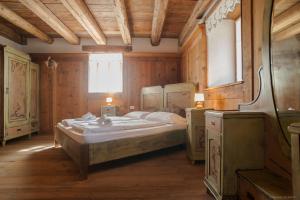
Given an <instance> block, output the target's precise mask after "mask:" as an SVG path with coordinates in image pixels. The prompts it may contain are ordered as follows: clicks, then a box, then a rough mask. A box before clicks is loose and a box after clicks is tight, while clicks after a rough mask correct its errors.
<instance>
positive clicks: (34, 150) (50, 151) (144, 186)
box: [0, 134, 212, 200]
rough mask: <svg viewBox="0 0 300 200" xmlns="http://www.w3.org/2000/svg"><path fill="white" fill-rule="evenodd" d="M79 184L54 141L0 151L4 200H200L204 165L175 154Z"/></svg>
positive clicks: (126, 164)
mask: <svg viewBox="0 0 300 200" xmlns="http://www.w3.org/2000/svg"><path fill="white" fill-rule="evenodd" d="M90 171H91V172H90V175H89V178H88V180H85V181H79V180H78V177H77V174H78V172H77V169H76V167H75V166H74V164H73V162H72V161H71V160H70V159H69V158H68V157H67V155H66V154H65V153H64V152H63V150H62V149H60V148H54V147H53V144H52V136H50V135H42V134H41V135H34V136H33V137H32V139H31V140H28V139H27V138H20V139H17V140H15V141H11V142H8V144H7V146H6V147H4V148H2V147H0V199H1V200H6V199H22V200H27V199H30V200H33V199H36V200H45V199H47V200H50V199H51V200H57V199H63V200H71V199H72V200H79V199H80V200H86V199H105V200H106V199H107V200H119V199H120V200H125V199H126V200H138V199H146V200H171V199H172V200H177V199H180V200H193V199H197V200H201V199H212V198H211V197H209V196H208V195H207V194H206V188H205V187H204V184H203V182H202V178H203V175H204V164H197V165H192V164H191V163H190V162H189V161H188V160H187V159H186V156H185V150H184V149H182V148H172V149H168V150H164V151H159V152H155V153H150V154H147V155H144V156H137V157H133V158H127V159H123V160H118V161H114V162H110V163H106V164H102V165H99V166H95V167H92V168H91V170H90Z"/></svg>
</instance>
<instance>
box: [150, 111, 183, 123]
mask: <svg viewBox="0 0 300 200" xmlns="http://www.w3.org/2000/svg"><path fill="white" fill-rule="evenodd" d="M145 119H147V120H151V121H158V122H164V123H169V124H186V119H185V118H183V117H181V116H179V115H177V114H175V113H170V112H153V113H150V114H148V115H147V116H146V117H145Z"/></svg>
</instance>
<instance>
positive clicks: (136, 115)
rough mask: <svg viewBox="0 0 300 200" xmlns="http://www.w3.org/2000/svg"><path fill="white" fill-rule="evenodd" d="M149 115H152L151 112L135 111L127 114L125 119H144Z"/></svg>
mask: <svg viewBox="0 0 300 200" xmlns="http://www.w3.org/2000/svg"><path fill="white" fill-rule="evenodd" d="M148 114H150V112H146V111H133V112H130V113H127V114H126V115H124V117H130V118H137V119H144V118H145V117H146V116H147V115H148Z"/></svg>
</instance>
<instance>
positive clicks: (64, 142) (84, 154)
mask: <svg viewBox="0 0 300 200" xmlns="http://www.w3.org/2000/svg"><path fill="white" fill-rule="evenodd" d="M54 143H55V145H57V144H60V145H61V147H62V148H63V149H64V150H65V152H66V153H67V154H68V155H69V156H70V157H71V158H72V159H73V161H74V162H75V163H76V165H77V166H78V167H79V172H80V173H79V178H80V179H81V180H84V179H86V178H87V175H88V167H89V144H80V143H78V142H77V141H75V140H73V138H71V137H70V136H68V135H67V134H65V133H64V132H63V131H61V130H60V129H59V128H56V130H55V137H54Z"/></svg>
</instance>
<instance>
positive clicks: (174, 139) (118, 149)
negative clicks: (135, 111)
mask: <svg viewBox="0 0 300 200" xmlns="http://www.w3.org/2000/svg"><path fill="white" fill-rule="evenodd" d="M185 135H186V130H177V131H169V132H162V133H159V134H152V135H145V136H139V137H132V138H123V139H116V140H112V141H105V142H98V143H93V144H81V143H78V142H77V141H75V140H74V139H73V138H71V137H70V136H68V135H67V134H66V133H64V132H63V131H62V130H60V129H59V128H56V132H55V143H56V144H60V145H61V146H62V148H63V149H64V150H65V152H66V153H67V154H68V155H69V156H70V157H71V158H72V159H73V161H74V162H75V163H76V164H77V166H78V167H79V170H80V178H81V179H86V178H87V176H88V166H89V165H94V164H99V163H103V162H107V161H111V160H116V159H120V158H125V157H129V156H134V155H139V154H143V153H147V152H151V151H155V150H159V149H164V148H168V147H172V146H176V145H180V144H184V143H185Z"/></svg>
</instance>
